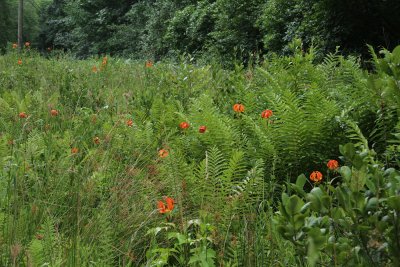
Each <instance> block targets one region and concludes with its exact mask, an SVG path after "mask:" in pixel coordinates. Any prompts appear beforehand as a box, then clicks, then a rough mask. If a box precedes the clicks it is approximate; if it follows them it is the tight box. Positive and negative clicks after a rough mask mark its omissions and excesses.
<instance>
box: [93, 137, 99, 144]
mask: <svg viewBox="0 0 400 267" xmlns="http://www.w3.org/2000/svg"><path fill="white" fill-rule="evenodd" d="M93 143H95V144H96V145H99V144H100V138H99V137H98V136H96V137H94V138H93Z"/></svg>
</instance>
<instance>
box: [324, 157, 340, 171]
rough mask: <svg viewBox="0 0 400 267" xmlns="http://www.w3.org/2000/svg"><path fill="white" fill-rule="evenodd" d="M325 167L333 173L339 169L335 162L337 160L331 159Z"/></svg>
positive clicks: (337, 163)
mask: <svg viewBox="0 0 400 267" xmlns="http://www.w3.org/2000/svg"><path fill="white" fill-rule="evenodd" d="M326 166H328V169H330V170H331V171H334V170H336V169H337V168H339V162H337V160H334V159H331V160H330V161H328V163H327V164H326Z"/></svg>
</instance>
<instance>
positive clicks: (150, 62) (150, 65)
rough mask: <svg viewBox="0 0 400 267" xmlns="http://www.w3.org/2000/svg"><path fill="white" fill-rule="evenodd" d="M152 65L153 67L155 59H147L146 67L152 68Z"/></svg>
mask: <svg viewBox="0 0 400 267" xmlns="http://www.w3.org/2000/svg"><path fill="white" fill-rule="evenodd" d="M151 67H153V61H151V60H147V61H146V68H151Z"/></svg>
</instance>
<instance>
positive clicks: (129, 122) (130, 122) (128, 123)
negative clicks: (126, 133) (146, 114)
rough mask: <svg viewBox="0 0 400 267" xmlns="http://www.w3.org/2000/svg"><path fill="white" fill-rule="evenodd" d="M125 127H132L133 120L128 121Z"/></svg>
mask: <svg viewBox="0 0 400 267" xmlns="http://www.w3.org/2000/svg"><path fill="white" fill-rule="evenodd" d="M126 125H128V127H132V126H133V120H131V119H129V120H127V121H126Z"/></svg>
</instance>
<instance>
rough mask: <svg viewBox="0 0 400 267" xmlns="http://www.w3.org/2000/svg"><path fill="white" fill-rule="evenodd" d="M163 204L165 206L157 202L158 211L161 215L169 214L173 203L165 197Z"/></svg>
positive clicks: (161, 202)
mask: <svg viewBox="0 0 400 267" xmlns="http://www.w3.org/2000/svg"><path fill="white" fill-rule="evenodd" d="M165 202H166V204H167V205H165V203H164V202H163V201H161V200H159V201H158V202H157V208H158V211H159V212H160V213H162V214H164V213H169V212H171V211H172V210H173V209H174V204H175V201H174V200H173V199H172V198H170V197H165Z"/></svg>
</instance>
